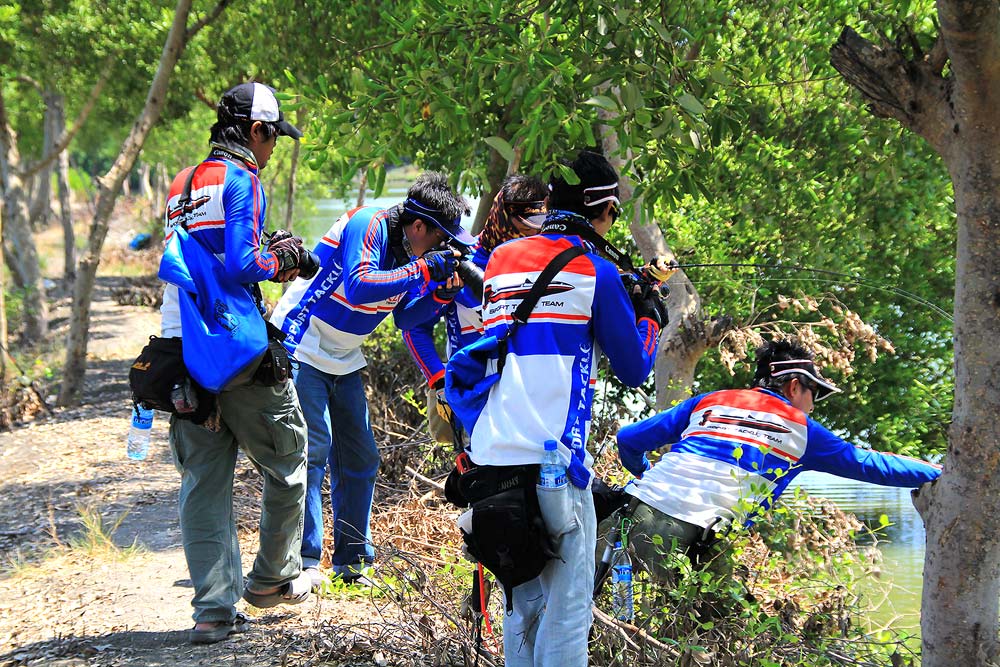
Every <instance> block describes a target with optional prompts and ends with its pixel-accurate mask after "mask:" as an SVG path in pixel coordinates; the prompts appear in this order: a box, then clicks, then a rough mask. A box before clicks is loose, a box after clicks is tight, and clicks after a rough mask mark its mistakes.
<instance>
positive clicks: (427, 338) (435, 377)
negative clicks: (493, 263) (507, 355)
mask: <svg viewBox="0 0 1000 667" xmlns="http://www.w3.org/2000/svg"><path fill="white" fill-rule="evenodd" d="M487 260H489V255H488V254H487V253H486V250H484V249H483V247H482V246H481V245H477V246H476V251H475V253H473V255H472V261H473V262H474V263H475V264H476V266H478V267H479V268H481V269H485V268H486V262H487ZM442 317H443V318H444V321H445V331H446V334H447V338H446V343H447V346H446V349H445V359H448V358H450V357H451V355H452V353H453V352H455V351H456V350H460V349H462V348H463V347H465V346H466V345H470V344H471V343H474V342H476V341H477V340H479V337H480V336H482V335H483V316H482V303H481V302H480V301H479V299H477V298H476V296H475V295H474V294H473V293H472V290H471V289H469V288H468V287H463V288H462V289H461V291H459V293H458V294H457V295H456V296H455V298H454V300H452V301H449V302H447V303H444V304H442V305H441V308H440V309H439V310H438V311H437V312H435V313H434V314H433V315H432V316H431V317H430V318H428V319H427V320H426V321H424V322H421V323H419V324H417V325H416V326H414V327H413V328H411V329H409V330H405V331H403V340H404V342H406V347H407V348H408V349H409V350H410V355H411V356H412V357H413V360H414V361H415V362H417V367H418V368H419V369H420V372H421V373H423V375H424V378H425V379H426V380H427V384H428V386H431V387H433V386H434V385H435V383H437V382H439V381H441V382H443V381H444V363H443V362H442V361H441V357H440V355H439V354H438V351H437V347H436V346H435V345H434V325H436V324H437V323H438V320H440V319H441V318H442Z"/></svg>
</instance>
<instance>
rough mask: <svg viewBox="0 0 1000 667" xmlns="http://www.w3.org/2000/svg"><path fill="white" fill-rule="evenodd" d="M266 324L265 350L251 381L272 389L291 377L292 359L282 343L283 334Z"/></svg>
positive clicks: (268, 323)
mask: <svg viewBox="0 0 1000 667" xmlns="http://www.w3.org/2000/svg"><path fill="white" fill-rule="evenodd" d="M266 324H267V350H266V351H265V352H264V357H263V358H262V359H261V360H260V365H259V366H258V367H257V372H256V373H254V376H253V380H254V382H256V383H257V384H261V385H264V386H265V387H273V386H275V385H279V384H283V383H285V382H286V381H288V379H289V378H291V377H292V358H291V357H290V356H288V350H286V349H285V346H284V344H283V342H282V341H284V340H285V332H284V331H282V330H281V329H279V328H278V327H276V326H274V325H273V324H271V323H270V322H266Z"/></svg>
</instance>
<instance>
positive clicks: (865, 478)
mask: <svg viewBox="0 0 1000 667" xmlns="http://www.w3.org/2000/svg"><path fill="white" fill-rule="evenodd" d="M799 463H800V464H801V465H802V467H803V469H805V470H818V471H820V472H826V473H830V474H831V475H837V476H838V477H846V478H848V479H854V480H857V481H859V482H870V483H872V484H881V485H883V486H903V487H909V488H916V487H918V486H920V485H921V484H924V483H925V482H930V481H931V480H934V479H937V477H938V476H939V475H940V474H941V468H940V467H939V466H936V465H933V464H930V463H926V462H924V461H919V460H917V459H911V458H909V457H906V456H897V455H895V454H887V453H884V452H876V451H873V450H871V449H862V448H861V447H856V446H855V445H852V444H851V443H849V442H847V441H845V440H842V439H840V438H838V437H837V436H835V435H834V434H833V433H831V432H830V431H829V430H828V429H826V428H825V427H824V426H822V425H820V424H819V423H817V422H816V421H813V420H812V419H810V420H809V422H808V441H807V444H806V453H805V455H804V456H803V457H802V458H801V459H800V460H799Z"/></svg>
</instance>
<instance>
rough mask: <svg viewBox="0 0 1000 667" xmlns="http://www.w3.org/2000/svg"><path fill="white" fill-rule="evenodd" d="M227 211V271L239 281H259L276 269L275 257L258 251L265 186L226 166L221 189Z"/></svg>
mask: <svg viewBox="0 0 1000 667" xmlns="http://www.w3.org/2000/svg"><path fill="white" fill-rule="evenodd" d="M222 205H223V207H224V209H225V211H226V229H225V236H226V272H227V273H229V275H231V276H233V277H234V278H236V279H237V280H239V282H241V283H245V284H246V283H259V282H261V281H262V280H267V279H269V278H273V277H274V276H275V274H277V273H278V258H277V256H276V255H275V254H274V253H273V252H261V250H260V234H261V231H263V228H264V215H265V213H266V203H265V199H264V188H263V187H262V186H261V184H260V180H258V178H257V177H256V176H254V175H253V174H251V173H249V172H247V171H244V170H242V169H238V168H235V167H231V166H230V167H227V171H226V181H225V184H224V185H223V189H222Z"/></svg>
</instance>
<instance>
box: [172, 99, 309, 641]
mask: <svg viewBox="0 0 1000 667" xmlns="http://www.w3.org/2000/svg"><path fill="white" fill-rule="evenodd" d="M216 115H217V122H216V123H215V124H214V125H213V126H212V128H211V134H210V138H209V142H210V146H211V149H210V152H209V155H208V157H207V158H205V160H204V161H202V162H201V163H199V164H197V165H195V166H193V167H188V168H187V169H184V170H183V171H181V172H180V173H179V174H178V175H177V176H176V177H175V178H174V181H173V184H172V185H171V187H170V194H169V196H168V198H167V207H166V212H165V216H164V222H165V236H166V238H167V239H170V238H171V237H172V236H173V235H174V233H175V230H176V229H177V228H178V227H180V228H183V229H185V230H187V235H188V239H189V241H190V242H191V243H193V244H195V245H196V246H197V247H199V248H203V249H204V250H205V251H207V253H209V255H208V256H209V257H210V258H211V261H214V260H215V259H218V260H219V261H220V262H222V265H223V266H224V272H225V276H226V278H228V279H230V280H231V281H232V282H234V283H238V284H239V285H241V286H242V287H244V288H245V294H244V297H245V298H246V299H247V301H250V300H253V301H254V302H255V304H256V307H257V309H258V310H259V311H260V313H261V315H260V317H261V318H262V319H263V312H264V311H263V309H262V306H261V299H260V297H259V290H258V289H257V283H259V282H261V281H264V280H271V281H273V282H286V281H289V280H293V279H294V278H295V277H296V276H297V275H298V274H299V261H300V257H301V252H300V247H296V246H295V245H294V244H290V245H288V246H287V247H286V248H284V249H278V248H275V247H264V244H263V243H262V241H263V239H264V225H265V222H264V221H265V216H266V214H267V200H266V198H265V197H264V188H263V186H262V185H261V182H260V178H259V176H258V173H259V172H260V170H261V169H263V168H264V167H265V166H266V165H267V163H268V161H269V160H270V158H271V153H272V152H273V151H274V146H275V143H276V142H277V140H278V136H279V135H284V136H288V137H292V138H293V139H296V140H297V139H299V138H300V137H301V136H302V132H300V131H299V130H298V128H296V127H295V126H293V125H291V124H290V123H288V122H287V121H286V120H285V119H284V117H283V116H282V114H281V111H280V109H279V106H278V100H277V99H276V98H275V96H274V92H273V91H272V90H271V89H270V88H269V87H267V86H265V85H263V84H260V83H243V84H240V85H238V86H236V87H235V88H232V89H230V90H229V91H227V92H226V93H225V94H224V95H223V96H222V99H221V100H220V101H219V104H218V107H217V109H216ZM181 298H182V297H181V295H180V294H179V291H178V287H177V286H176V285H172V284H169V283H168V284H167V286H166V289H165V290H164V294H163V306H162V308H161V309H160V312H161V315H162V323H161V329H162V335H163V337H164V338H181V337H182V328H183V327H182V317H183V316H182V309H181ZM249 312H251V313H252V312H253V308H252V307H251V308H250V311H249ZM188 322H189V324H190V319H189V320H188ZM188 331H189V332H191V331H192V330H191V329H190V328H188ZM217 353H218V354H219V355H220V356H221V357H222V358H226V356H225V355H226V350H225V349H220V350H218V352H217ZM233 370H234V373H236V372H237V371H238V369H233ZM256 370H257V368H256V367H254V366H251V367H248V371H249V373H248V374H243V373H240V374H239V377H238V378H236V379H233V380H232V381H231V382H230V383H229V385H228V386H227V387H226V389H225V390H224V391H222V392H221V393H219V394H218V395H217V396H216V397H215V401H216V406H217V412H216V413H215V415H214V416H213V417H212V418H211V422H212V424H213V425H212V426H211V427H207V426H203V425H201V424H200V423H196V422H194V421H189V420H187V419H184V418H183V416H182V415H173V416H172V417H171V419H170V447H171V450H172V452H173V456H174V461H175V463H176V466H177V469H178V470H179V471H180V473H181V488H180V501H179V506H180V507H179V509H180V524H181V532H182V535H183V542H184V556H185V558H186V559H187V565H188V571H189V572H190V574H191V583H192V586H193V588H194V599H193V600H192V603H191V604H192V605H193V606H194V608H195V612H194V620H195V623H196V624H195V626H194V628H193V629H192V630H191V632H190V634H189V639H190V640H191V641H192V642H193V643H196V644H211V643H214V642H218V641H222V640H224V639H226V637H228V636H229V635H231V634H234V633H238V632H243V631H244V630H245V629H246V624H247V617H246V616H244V615H243V614H237V612H236V607H235V604H236V602H237V601H238V600H239V599H240V597H241V596H242V597H244V598H245V599H247V600H248V601H250V602H252V603H253V604H255V605H256V606H258V607H272V606H275V605H278V604H298V603H300V602H302V601H304V600H305V599H306V598H307V597H308V596H309V578H308V576H307V575H304V574H303V573H302V563H301V560H300V557H299V546H300V544H301V540H302V514H303V499H304V497H305V487H306V458H305V438H306V426H305V420H304V419H303V416H302V411H301V410H300V409H299V404H298V400H297V399H296V395H295V387H294V386H293V385H292V383H291V382H288V381H284V382H278V383H277V384H271V385H270V386H265V385H264V384H262V383H261V382H260V381H257V380H255V379H254V378H251V377H249V376H248V375H249V374H253V373H254V372H255V371H256ZM206 423H207V422H206ZM239 449H242V450H243V451H244V452H245V453H246V455H247V457H248V458H249V459H250V460H251V461H252V462H253V464H254V465H255V467H256V468H257V469H258V470H259V471H261V474H262V475H263V477H264V492H263V498H262V502H261V520H260V548H259V550H258V552H257V557H256V559H255V560H254V565H253V568H252V569H251V571H250V573H249V575H248V577H247V583H246V587H245V588H244V579H243V572H242V567H241V564H240V549H239V540H238V539H237V535H236V522H235V518H234V516H235V515H234V513H233V473H234V468H235V465H236V457H237V453H238V450H239Z"/></svg>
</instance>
